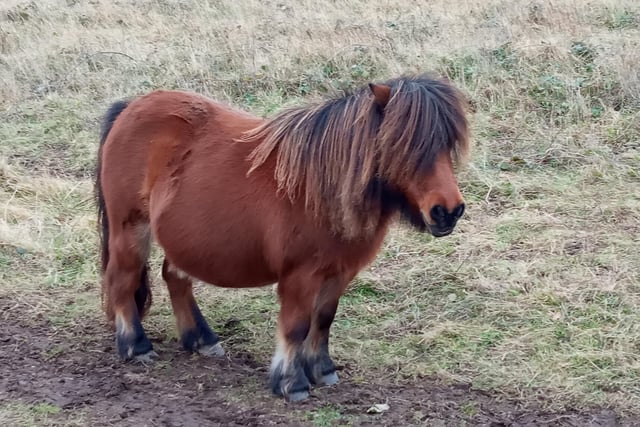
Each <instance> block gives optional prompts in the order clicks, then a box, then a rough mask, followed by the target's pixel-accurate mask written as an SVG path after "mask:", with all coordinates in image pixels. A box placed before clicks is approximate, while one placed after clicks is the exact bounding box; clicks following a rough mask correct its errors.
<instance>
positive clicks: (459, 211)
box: [453, 203, 464, 218]
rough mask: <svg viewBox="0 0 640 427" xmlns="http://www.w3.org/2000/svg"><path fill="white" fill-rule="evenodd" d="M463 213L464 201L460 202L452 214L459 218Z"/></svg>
mask: <svg viewBox="0 0 640 427" xmlns="http://www.w3.org/2000/svg"><path fill="white" fill-rule="evenodd" d="M462 215H464V203H460V204H459V205H458V207H457V208H456V209H455V210H454V211H453V216H455V217H456V218H460V217H462Z"/></svg>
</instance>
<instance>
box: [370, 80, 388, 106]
mask: <svg viewBox="0 0 640 427" xmlns="http://www.w3.org/2000/svg"><path fill="white" fill-rule="evenodd" d="M369 89H371V92H373V98H374V99H375V100H376V104H378V105H379V106H380V107H381V108H384V107H386V106H387V103H388V102H389V98H390V97H391V88H390V87H389V86H387V85H380V84H375V83H369Z"/></svg>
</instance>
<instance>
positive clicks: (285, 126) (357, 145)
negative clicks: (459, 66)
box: [243, 76, 468, 238]
mask: <svg viewBox="0 0 640 427" xmlns="http://www.w3.org/2000/svg"><path fill="white" fill-rule="evenodd" d="M243 139H244V140H245V141H250V140H254V141H259V144H258V146H257V148H256V149H255V150H254V152H253V153H252V155H251V157H250V160H251V161H252V167H251V169H250V172H251V171H252V170H254V169H256V168H257V167H259V166H260V165H262V164H264V162H265V161H266V159H267V158H269V157H270V156H271V155H272V154H274V155H275V156H276V159H277V162H276V167H275V171H274V173H275V179H276V181H277V183H278V187H279V189H280V190H282V191H284V192H285V193H286V194H287V195H288V196H289V197H290V198H291V200H296V199H297V200H299V199H300V198H302V199H303V201H304V203H305V206H306V207H307V208H308V209H309V210H310V212H312V213H314V214H315V215H316V217H322V218H323V219H324V220H326V221H327V222H328V223H329V224H330V225H331V227H332V228H333V230H334V231H335V232H337V233H340V234H342V235H343V236H345V237H349V238H357V237H359V236H360V237H362V236H363V235H366V234H368V233H369V232H371V231H372V230H375V229H376V228H377V227H378V226H379V225H380V224H381V221H384V220H385V218H389V216H390V215H391V214H393V213H394V212H397V211H400V212H401V213H402V214H403V215H404V216H405V217H406V218H408V219H409V220H410V222H411V223H412V224H413V225H414V226H416V227H417V228H419V229H421V230H423V231H427V230H428V231H430V232H431V234H433V235H434V236H445V235H447V234H449V233H451V231H452V230H453V228H454V227H455V225H456V222H457V220H458V219H459V218H460V217H461V216H462V214H463V212H464V203H463V200H462V196H461V194H460V191H459V189H458V184H457V181H456V177H455V174H454V164H455V163H456V162H458V161H459V160H460V159H461V158H462V157H463V156H464V155H465V154H466V153H467V150H468V124H467V119H466V116H465V110H464V102H463V97H462V94H461V93H460V92H459V91H458V90H456V88H455V87H454V86H452V85H451V84H450V83H449V82H448V81H446V80H442V79H436V78H432V77H428V76H417V77H401V78H396V79H393V80H389V81H387V82H385V83H380V84H373V83H371V84H369V85H368V86H365V87H363V88H361V89H359V90H357V91H355V92H354V93H352V94H347V95H345V96H343V97H340V98H336V99H332V100H329V101H327V102H324V103H320V104H316V105H310V106H303V107H297V108H293V109H290V110H286V111H284V112H281V113H280V114H278V115H277V116H276V117H274V118H273V119H271V120H267V121H265V122H264V123H263V124H262V125H261V126H259V127H258V128H256V129H253V130H251V131H250V132H248V133H247V134H246V135H245V136H244V138H243Z"/></svg>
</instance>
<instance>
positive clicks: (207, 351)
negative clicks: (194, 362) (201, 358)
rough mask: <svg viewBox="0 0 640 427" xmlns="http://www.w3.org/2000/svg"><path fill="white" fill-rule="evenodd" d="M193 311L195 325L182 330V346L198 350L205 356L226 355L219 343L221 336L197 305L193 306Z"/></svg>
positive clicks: (189, 349)
mask: <svg viewBox="0 0 640 427" xmlns="http://www.w3.org/2000/svg"><path fill="white" fill-rule="evenodd" d="M192 313H193V318H194V320H195V326H194V327H193V328H192V329H189V330H186V331H183V332H182V334H181V336H180V340H181V341H182V347H183V348H184V349H185V350H187V351H191V352H198V353H200V354H203V355H205V356H222V355H224V350H223V349H222V346H221V345H220V344H219V342H220V338H219V337H218V335H216V333H215V332H213V331H212V330H211V328H210V327H209V325H208V324H207V321H206V320H205V319H204V317H203V316H202V313H200V310H199V309H198V307H197V306H196V307H193V308H192Z"/></svg>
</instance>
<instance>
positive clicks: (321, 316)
mask: <svg viewBox="0 0 640 427" xmlns="http://www.w3.org/2000/svg"><path fill="white" fill-rule="evenodd" d="M348 284H349V279H348V278H331V279H328V280H326V281H325V282H324V283H323V285H322V288H321V289H320V292H319V293H318V296H317V298H316V301H315V304H314V308H313V315H312V321H311V330H310V331H309V335H308V336H307V339H306V340H305V342H304V371H305V374H306V376H307V378H308V379H309V381H311V383H312V384H317V385H333V384H336V383H337V382H338V374H337V373H336V365H335V364H334V363H333V360H331V356H330V355H329V331H330V329H331V324H332V323H333V319H334V317H335V315H336V311H337V309H338V301H339V299H340V296H341V295H342V293H343V292H344V290H345V289H346V287H347V285H348Z"/></svg>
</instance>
